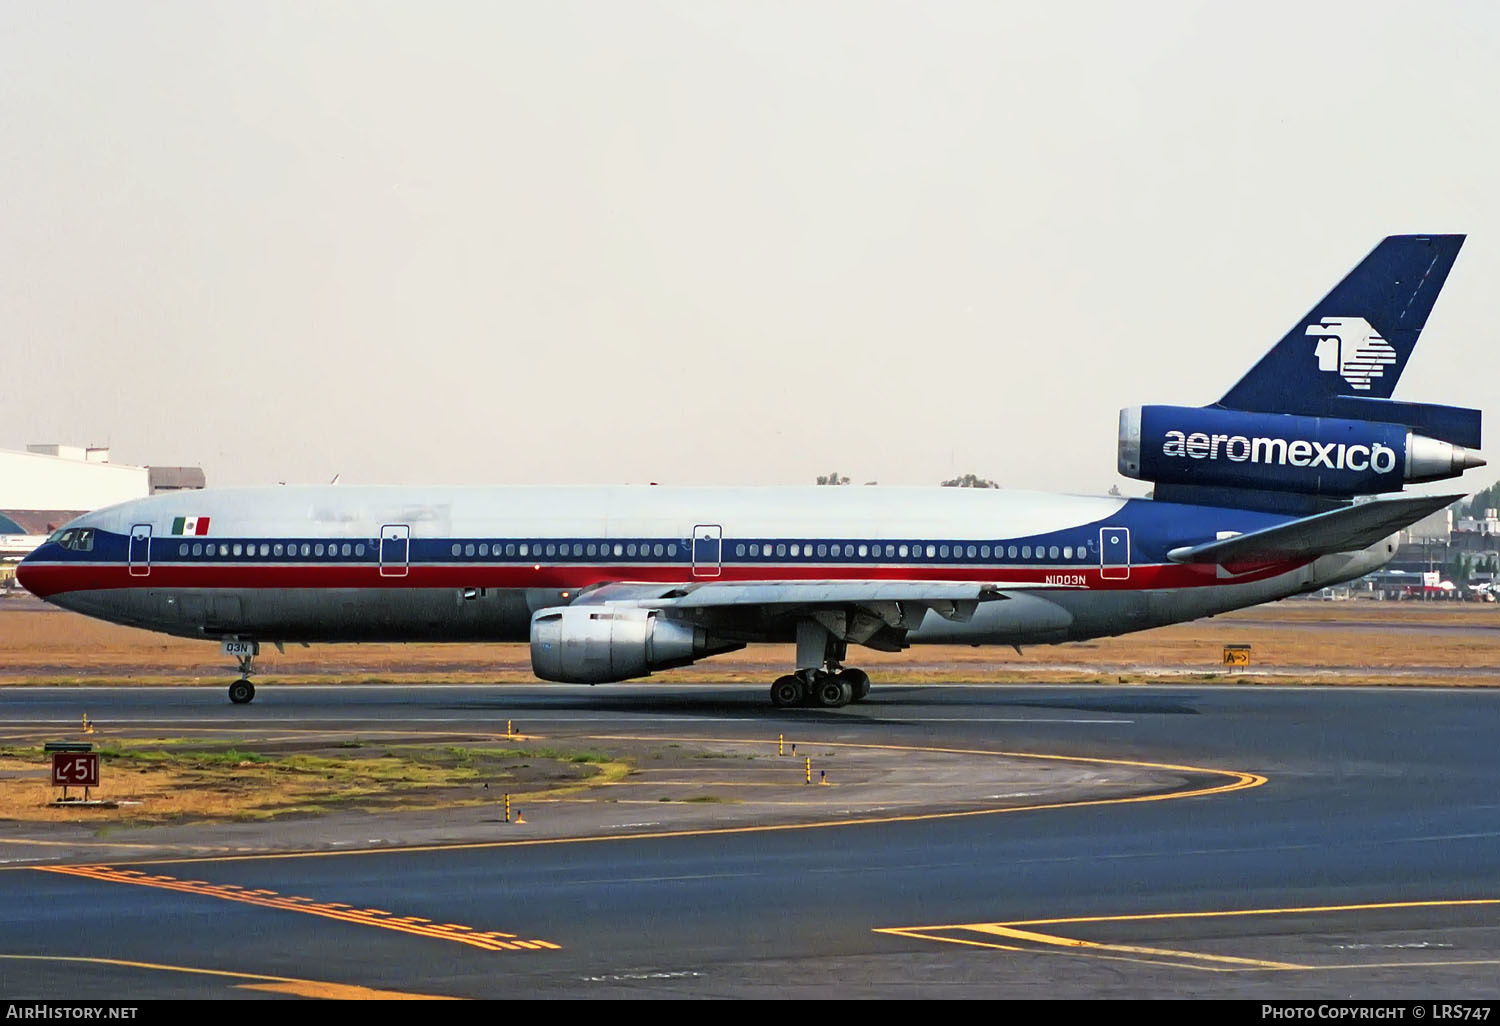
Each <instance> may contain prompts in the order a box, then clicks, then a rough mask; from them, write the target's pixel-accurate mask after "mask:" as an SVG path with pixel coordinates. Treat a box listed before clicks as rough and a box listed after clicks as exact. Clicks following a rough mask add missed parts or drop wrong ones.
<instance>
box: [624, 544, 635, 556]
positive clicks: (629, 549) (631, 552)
mask: <svg viewBox="0 0 1500 1026" xmlns="http://www.w3.org/2000/svg"><path fill="white" fill-rule="evenodd" d="M625 555H627V556H631V557H632V558H633V557H634V556H635V542H631V543H630V544H629V545H626V546H625Z"/></svg>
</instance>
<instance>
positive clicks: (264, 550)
mask: <svg viewBox="0 0 1500 1026" xmlns="http://www.w3.org/2000/svg"><path fill="white" fill-rule="evenodd" d="M346 548H347V546H346ZM260 554H261V555H262V556H269V555H270V554H271V546H269V545H267V544H266V543H265V542H261V544H260Z"/></svg>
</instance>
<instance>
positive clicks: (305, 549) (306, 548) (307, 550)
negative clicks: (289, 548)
mask: <svg viewBox="0 0 1500 1026" xmlns="http://www.w3.org/2000/svg"><path fill="white" fill-rule="evenodd" d="M302 554H303V555H304V556H311V555H312V546H311V545H309V544H307V542H303V543H302Z"/></svg>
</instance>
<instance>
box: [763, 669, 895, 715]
mask: <svg viewBox="0 0 1500 1026" xmlns="http://www.w3.org/2000/svg"><path fill="white" fill-rule="evenodd" d="M869 693H870V675H869V674H868V673H866V672H865V671H864V670H856V669H854V668H853V667H849V668H847V669H829V670H798V671H797V672H796V673H789V674H787V675H786V676H785V677H777V678H776V683H774V684H772V685H771V704H772V705H774V706H776V708H778V709H785V708H787V707H788V706H793V705H816V706H821V707H822V708H824V709H837V708H840V707H841V706H845V705H848V704H849V703H850V702H858V701H861V700H863V699H864V698H865V697H866V696H867V695H869Z"/></svg>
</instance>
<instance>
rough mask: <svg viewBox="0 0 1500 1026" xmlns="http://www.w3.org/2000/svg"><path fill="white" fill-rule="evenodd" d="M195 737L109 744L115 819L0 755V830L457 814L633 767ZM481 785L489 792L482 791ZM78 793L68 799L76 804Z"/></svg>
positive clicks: (427, 749)
mask: <svg viewBox="0 0 1500 1026" xmlns="http://www.w3.org/2000/svg"><path fill="white" fill-rule="evenodd" d="M254 749H255V746H252V745H243V744H242V745H240V746H238V748H234V747H228V746H226V745H224V744H214V743H205V742H204V741H202V740H200V739H189V738H181V739H152V740H150V741H143V740H139V739H126V738H121V739H102V740H99V741H96V750H97V751H98V752H99V754H100V770H99V776H100V784H101V785H102V786H101V787H100V788H99V789H98V790H97V791H96V792H95V797H100V798H107V799H108V800H110V801H116V802H121V803H122V804H121V806H120V808H118V809H80V808H71V809H70V808H67V807H66V806H63V807H57V806H53V805H52V804H51V803H52V801H53V800H54V799H55V798H56V797H57V796H58V793H59V792H58V789H57V788H55V787H53V786H52V784H51V782H50V780H49V774H48V769H47V767H48V765H49V764H48V761H47V757H46V756H45V754H44V753H43V752H42V750H41V748H40V747H36V748H22V747H8V748H0V822H4V821H7V820H9V821H21V822H53V823H66V822H87V823H91V824H99V823H101V822H102V823H110V824H114V825H121V824H129V825H137V826H139V825H146V824H152V823H164V822H173V821H183V820H193V821H208V820H228V819H239V820H244V819H268V818H271V817H274V816H284V815H292V814H310V813H320V812H327V811H331V810H334V809H345V810H353V809H359V810H376V809H379V810H384V811H401V810H403V809H416V808H421V809H434V808H452V807H456V806H459V805H474V804H480V803H494V802H497V801H499V800H500V799H501V796H502V795H503V794H505V793H507V792H509V793H510V794H511V796H512V799H513V800H514V801H516V802H520V801H523V800H525V801H535V800H537V799H538V798H542V797H547V798H557V797H562V796H565V795H568V794H573V793H576V792H577V791H580V790H583V789H586V788H588V787H591V786H594V785H596V784H599V783H610V782H614V781H618V780H620V779H623V778H624V777H625V776H626V774H627V773H628V772H629V771H630V763H629V762H627V761H625V760H623V759H617V758H614V757H612V756H609V755H604V754H600V753H598V752H595V751H583V750H578V751H574V750H569V749H566V748H555V749H550V750H540V751H538V750H534V749H526V748H522V747H518V746H515V745H510V744H502V745H479V746H472V745H466V746H458V745H446V746H433V745H387V744H379V745H372V746H369V747H368V748H366V747H364V746H359V747H358V748H357V749H354V750H351V749H350V748H348V747H347V746H334V745H330V744H329V743H327V742H311V743H307V744H297V745H281V746H279V748H278V749H277V750H274V751H256V750H254ZM485 785H489V789H488V790H485ZM78 793H79V792H78V789H76V788H73V789H70V794H73V795H77V794H78Z"/></svg>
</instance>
